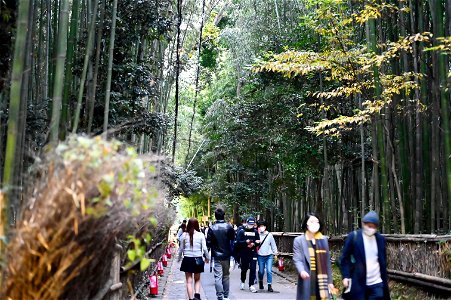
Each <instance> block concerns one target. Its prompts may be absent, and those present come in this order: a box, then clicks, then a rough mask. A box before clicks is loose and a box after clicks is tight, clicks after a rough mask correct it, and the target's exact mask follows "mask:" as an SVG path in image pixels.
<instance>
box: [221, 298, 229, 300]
mask: <svg viewBox="0 0 451 300" xmlns="http://www.w3.org/2000/svg"><path fill="white" fill-rule="evenodd" d="M222 300H230V298H222Z"/></svg>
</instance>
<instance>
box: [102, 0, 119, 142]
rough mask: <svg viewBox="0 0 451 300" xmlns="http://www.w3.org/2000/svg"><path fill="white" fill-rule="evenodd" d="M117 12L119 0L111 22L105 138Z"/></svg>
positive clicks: (104, 123)
mask: <svg viewBox="0 0 451 300" xmlns="http://www.w3.org/2000/svg"><path fill="white" fill-rule="evenodd" d="M116 14H117V0H114V2H113V19H112V24H111V35H110V49H109V54H108V75H107V82H106V92H105V111H104V119H103V132H104V136H105V138H107V137H108V134H107V130H108V114H109V112H110V96H111V74H112V73H113V52H114V51H113V50H114V37H115V34H116Z"/></svg>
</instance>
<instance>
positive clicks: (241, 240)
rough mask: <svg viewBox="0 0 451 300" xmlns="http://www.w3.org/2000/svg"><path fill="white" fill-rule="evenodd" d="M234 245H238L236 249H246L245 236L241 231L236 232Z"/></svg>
mask: <svg viewBox="0 0 451 300" xmlns="http://www.w3.org/2000/svg"><path fill="white" fill-rule="evenodd" d="M236 244H237V245H238V247H246V246H247V242H246V236H245V235H244V230H243V229H241V230H240V231H238V234H237V235H236Z"/></svg>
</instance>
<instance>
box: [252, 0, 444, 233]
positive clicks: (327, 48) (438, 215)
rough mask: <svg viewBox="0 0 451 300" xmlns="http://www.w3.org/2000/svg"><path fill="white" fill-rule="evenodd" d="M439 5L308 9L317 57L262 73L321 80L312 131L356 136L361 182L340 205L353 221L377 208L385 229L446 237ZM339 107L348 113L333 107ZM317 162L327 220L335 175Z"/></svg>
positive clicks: (296, 56)
mask: <svg viewBox="0 0 451 300" xmlns="http://www.w3.org/2000/svg"><path fill="white" fill-rule="evenodd" d="M445 2H446V3H445ZM445 2H443V1H429V2H427V1H399V2H397V1H385V2H379V1H364V2H360V3H359V2H347V3H345V2H342V1H332V2H331V3H329V5H327V6H326V5H322V6H321V7H319V8H317V9H316V10H315V11H314V12H313V15H314V18H315V16H316V20H319V21H318V22H316V24H315V25H314V26H316V27H315V32H316V34H318V36H319V38H321V39H322V42H321V44H320V45H319V49H318V51H316V52H313V53H299V52H285V53H282V54H278V55H276V56H275V57H274V58H273V61H270V62H268V63H266V64H265V63H264V64H263V67H262V68H261V69H260V70H266V71H273V72H281V73H282V74H285V75H286V76H290V77H292V76H301V77H302V76H306V75H308V74H310V73H316V74H317V75H318V76H320V77H322V78H320V80H321V79H323V80H324V86H322V87H320V89H317V90H316V91H314V90H313V91H311V93H312V95H311V96H312V97H314V98H316V99H317V101H320V103H321V104H322V106H323V107H321V110H324V111H325V113H324V114H323V116H322V120H321V121H320V122H318V123H316V124H314V125H313V126H312V127H309V130H311V131H313V132H314V133H316V134H317V135H319V136H321V135H324V136H334V135H338V136H339V137H338V139H340V138H341V137H340V136H341V132H342V131H346V130H354V131H360V140H361V153H360V158H361V159H360V160H359V161H355V162H353V164H354V166H353V167H352V168H353V169H354V170H355V171H354V172H357V173H355V175H354V176H355V177H357V178H358V177H360V178H358V179H357V181H358V185H359V186H358V187H356V188H357V190H356V191H354V192H353V194H354V195H353V194H351V195H349V196H348V197H346V198H347V199H346V200H345V201H347V202H348V205H349V206H350V207H352V209H351V210H350V211H349V213H351V214H353V215H354V218H356V216H361V215H362V214H363V213H364V211H366V210H367V209H368V208H371V209H376V210H377V211H380V212H381V215H382V219H383V228H384V230H385V231H387V232H389V231H394V232H401V233H406V232H415V233H419V232H434V231H435V230H443V231H447V230H449V226H450V209H451V202H450V200H451V198H450V195H451V161H450V154H451V153H450V150H451V148H450V145H451V144H450V131H449V119H450V110H449V100H450V94H449V82H448V70H449V60H448V56H447V46H446V39H445V37H446V36H449V34H450V29H451V27H450V25H451V23H450V19H449V15H448V14H447V13H445V12H446V11H449V9H451V7H450V4H451V3H449V2H448V1H445ZM358 28H361V29H360V30H359V29H358ZM337 100H338V101H340V103H344V102H345V103H348V105H349V107H347V108H345V109H343V108H338V107H337V106H336V103H337V102H336V101H337ZM357 128H359V129H358V130H357ZM365 137H370V138H371V145H370V147H371V149H372V150H371V151H372V152H371V154H370V157H369V158H370V159H368V157H367V156H366V154H365V151H366V149H365V148H366V147H365V144H364V140H365ZM323 151H324V152H327V151H333V148H332V147H329V148H326V147H325V148H324V149H323ZM356 158H357V157H356ZM324 164H325V167H324V175H323V179H322V189H323V197H324V199H323V201H332V202H331V203H330V204H329V205H327V204H326V203H325V204H326V211H325V213H326V214H327V215H329V216H331V217H332V216H333V214H334V210H337V209H338V206H337V205H336V203H337V202H338V203H339V202H340V194H341V193H340V192H339V193H338V198H336V196H337V195H336V192H333V193H331V192H332V190H331V187H332V186H333V185H334V179H332V178H333V177H334V173H337V174H338V172H339V171H338V170H337V165H335V166H333V165H331V164H330V163H329V162H328V161H327V156H326V155H325V161H324ZM339 168H346V166H345V164H341V165H340V167H339ZM357 174H359V175H357ZM337 176H338V175H337ZM355 177H354V179H349V180H356V178H355ZM334 204H335V205H334ZM349 206H348V207H349ZM342 213H343V217H344V219H345V223H346V219H347V218H346V213H345V212H344V210H342ZM354 222H356V221H354ZM345 226H346V224H345Z"/></svg>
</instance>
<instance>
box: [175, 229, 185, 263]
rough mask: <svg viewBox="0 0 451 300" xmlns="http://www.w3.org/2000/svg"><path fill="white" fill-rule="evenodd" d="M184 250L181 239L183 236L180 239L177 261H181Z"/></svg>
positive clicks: (183, 242) (183, 243)
mask: <svg viewBox="0 0 451 300" xmlns="http://www.w3.org/2000/svg"><path fill="white" fill-rule="evenodd" d="M184 250H185V239H184V238H183V235H182V236H181V238H180V248H179V253H178V259H177V261H181V260H182V254H183V251H184Z"/></svg>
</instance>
